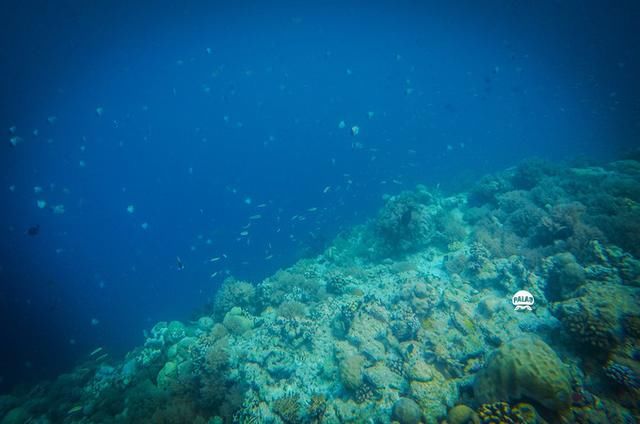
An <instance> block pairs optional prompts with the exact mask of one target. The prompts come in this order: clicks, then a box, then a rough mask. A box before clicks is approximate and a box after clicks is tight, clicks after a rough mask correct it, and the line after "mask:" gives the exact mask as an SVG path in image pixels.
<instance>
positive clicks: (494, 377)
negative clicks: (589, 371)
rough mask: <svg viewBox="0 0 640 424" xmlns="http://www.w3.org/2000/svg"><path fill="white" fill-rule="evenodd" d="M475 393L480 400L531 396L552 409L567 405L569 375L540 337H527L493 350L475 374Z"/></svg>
mask: <svg viewBox="0 0 640 424" xmlns="http://www.w3.org/2000/svg"><path fill="white" fill-rule="evenodd" d="M473 389H474V394H475V396H476V399H477V400H478V401H479V402H481V403H492V402H495V401H512V400H513V401H515V400H520V399H524V398H526V399H533V400H535V401H536V402H538V403H539V404H541V405H543V406H544V407H546V408H549V409H551V410H556V411H558V410H562V409H564V408H566V407H567V406H568V405H569V402H570V395H571V383H570V375H569V372H568V370H567V367H565V365H564V364H563V363H562V361H561V360H560V358H558V355H556V353H555V352H554V351H553V349H551V348H550V347H549V346H548V345H547V344H546V343H545V342H543V341H542V340H540V339H538V338H535V337H531V336H526V337H520V338H517V339H514V340H512V341H511V342H509V343H506V344H504V345H503V346H502V347H500V348H499V349H497V350H496V351H494V352H493V354H492V355H491V356H490V357H489V359H488V360H487V363H486V365H485V368H483V369H482V370H481V371H480V372H479V373H478V375H477V376H476V379H475V382H474V387H473Z"/></svg>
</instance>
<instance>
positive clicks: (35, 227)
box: [26, 224, 40, 237]
mask: <svg viewBox="0 0 640 424" xmlns="http://www.w3.org/2000/svg"><path fill="white" fill-rule="evenodd" d="M39 233H40V225H39V224H37V225H32V226H31V227H29V229H28V230H27V232H26V234H27V235H28V236H31V237H34V236H37V235H38V234H39Z"/></svg>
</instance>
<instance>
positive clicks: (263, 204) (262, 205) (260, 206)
mask: <svg viewBox="0 0 640 424" xmlns="http://www.w3.org/2000/svg"><path fill="white" fill-rule="evenodd" d="M266 206H267V204H266V203H260V204H259V205H258V206H256V208H264V207H266Z"/></svg>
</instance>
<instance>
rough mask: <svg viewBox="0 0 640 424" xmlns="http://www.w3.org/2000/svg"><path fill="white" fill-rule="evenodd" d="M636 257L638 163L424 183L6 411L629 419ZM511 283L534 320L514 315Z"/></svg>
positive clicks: (7, 400)
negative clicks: (445, 188) (527, 298)
mask: <svg viewBox="0 0 640 424" xmlns="http://www.w3.org/2000/svg"><path fill="white" fill-rule="evenodd" d="M639 255H640V163H638V162H635V161H631V160H626V161H619V162H614V163H611V164H606V165H601V166H591V167H574V168H571V167H562V166H558V165H550V164H547V163H544V162H539V161H531V162H527V163H525V164H523V165H521V166H519V167H517V168H513V169H509V170H507V171H504V172H502V173H498V174H496V175H491V176H487V177H485V178H483V179H482V180H481V181H479V182H478V183H477V184H476V185H475V186H474V187H473V188H472V189H471V190H470V191H469V192H468V193H459V194H456V195H452V196H443V195H442V194H439V193H437V192H436V191H430V190H428V189H427V188H426V187H422V186H420V187H418V188H417V189H416V190H415V191H408V192H403V193H399V194H397V195H393V196H387V197H386V204H385V206H384V207H383V208H382V210H381V211H380V213H379V214H378V215H377V216H376V217H375V218H374V219H372V220H371V221H370V222H368V223H365V224H363V225H361V226H359V227H356V228H354V229H353V230H352V231H351V232H349V233H346V234H344V235H342V236H340V237H338V238H337V239H336V240H335V241H334V243H333V244H332V246H331V247H329V248H328V249H327V250H326V251H325V252H324V253H323V254H322V255H320V256H318V257H315V258H309V259H305V260H301V261H299V262H298V263H296V264H294V265H293V266H291V267H290V268H288V269H286V270H281V271H279V272H277V273H276V274H275V275H273V276H271V277H269V278H267V279H265V280H264V281H262V282H260V283H258V284H251V283H249V282H245V281H237V280H234V279H228V280H227V281H226V282H225V284H224V285H223V287H222V288H221V289H220V290H219V292H218V294H217V298H216V300H215V302H214V304H213V307H212V309H211V311H210V312H209V314H207V315H205V316H202V317H201V318H200V319H198V320H196V321H194V322H188V323H181V322H177V321H173V322H170V323H166V322H163V323H158V324H156V325H155V326H154V327H153V328H152V330H151V331H150V333H149V334H148V337H147V339H146V341H145V343H144V345H143V346H141V347H139V348H137V349H135V350H133V351H132V352H130V353H129V354H128V355H127V356H126V358H124V360H122V361H113V360H110V359H108V357H103V356H100V355H95V356H91V357H90V358H89V360H87V362H86V363H84V364H82V365H80V366H78V367H77V368H76V369H74V370H73V371H72V372H70V373H69V374H65V375H62V376H60V377H59V378H58V379H57V380H55V381H53V382H50V383H43V384H40V385H38V386H37V387H36V388H33V389H32V390H31V391H30V392H28V393H23V394H16V395H14V396H3V397H0V417H3V420H4V421H2V423H9V422H16V421H15V420H16V419H18V420H19V419H23V418H24V417H30V418H31V419H33V420H34V422H41V423H46V422H68V423H82V422H87V423H88V422H100V423H107V424H108V423H138V422H154V423H156V422H157V423H182V422H190V423H232V422H234V423H274V424H280V423H285V424H290V423H362V422H375V423H387V422H391V421H392V420H393V421H395V422H398V423H412V424H417V423H442V422H448V423H449V424H460V423H468V422H471V423H490V422H513V423H523V422H526V423H545V422H568V423H571V422H634V420H636V421H637V420H638V417H639V414H640V410H639V407H638V405H639V390H640V389H639V386H640V383H639V382H640V377H639V376H640V369H639V362H638V360H639V359H640V351H639V348H638V346H639V345H640V343H639V341H640V340H639V338H640V306H639V305H640V261H639V258H640V256H639ZM519 290H527V291H529V292H530V293H531V294H532V295H533V296H534V297H535V304H534V305H533V310H531V311H527V310H524V311H516V310H514V308H513V305H512V304H511V297H512V295H513V294H514V293H516V292H517V291H519ZM16 417H17V418H16ZM21 417H23V418H21Z"/></svg>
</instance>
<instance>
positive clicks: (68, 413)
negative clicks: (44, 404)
mask: <svg viewBox="0 0 640 424" xmlns="http://www.w3.org/2000/svg"><path fill="white" fill-rule="evenodd" d="M80 411H82V405H76V406H74V407H73V408H71V409H69V410H68V411H67V415H71V414H75V413H76V412H80Z"/></svg>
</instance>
